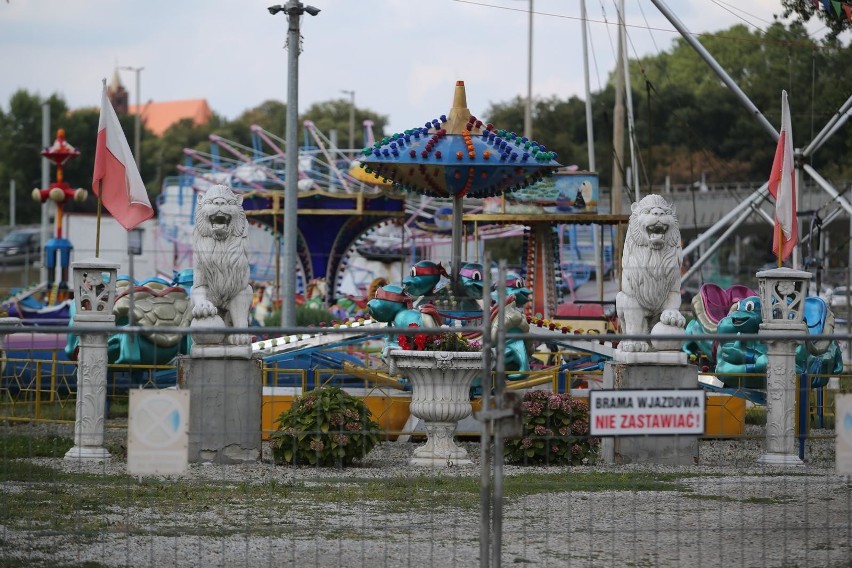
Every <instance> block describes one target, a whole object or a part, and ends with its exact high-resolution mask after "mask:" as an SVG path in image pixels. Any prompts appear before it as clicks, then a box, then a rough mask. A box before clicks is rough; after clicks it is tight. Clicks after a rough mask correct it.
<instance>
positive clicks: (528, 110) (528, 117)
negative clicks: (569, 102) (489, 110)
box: [524, 0, 533, 140]
mask: <svg viewBox="0 0 852 568" xmlns="http://www.w3.org/2000/svg"><path fill="white" fill-rule="evenodd" d="M532 50H533V0H530V14H529V33H528V36H527V104H526V105H525V106H524V136H526V137H527V138H528V139H530V140H532V135H533V125H532V104H533V103H532Z"/></svg>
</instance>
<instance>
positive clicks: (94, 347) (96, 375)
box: [65, 315, 114, 461]
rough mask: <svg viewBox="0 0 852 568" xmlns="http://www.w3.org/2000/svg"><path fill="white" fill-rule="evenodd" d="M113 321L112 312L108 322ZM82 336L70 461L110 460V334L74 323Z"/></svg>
mask: <svg viewBox="0 0 852 568" xmlns="http://www.w3.org/2000/svg"><path fill="white" fill-rule="evenodd" d="M107 320H108V321H109V323H112V321H114V318H113V317H112V315H110V316H108V317H107V316H105V317H104V322H103V323H104V324H106V323H107ZM74 328H75V330H78V329H79V330H80V331H78V333H79V337H80V343H79V345H80V350H79V352H78V353H79V355H78V360H77V405H76V409H75V420H74V447H73V448H71V449H70V450H68V451H67V452H66V453H65V459H66V460H82V461H107V460H109V459H110V458H111V457H112V456H111V455H110V453H109V451H107V449H106V448H104V426H105V422H106V390H107V335H106V333H102V332H100V333H86V332H85V331H84V330H85V325H82V324H80V323H79V322H77V323H75V325H74Z"/></svg>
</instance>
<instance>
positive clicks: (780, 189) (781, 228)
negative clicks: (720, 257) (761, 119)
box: [769, 91, 799, 261]
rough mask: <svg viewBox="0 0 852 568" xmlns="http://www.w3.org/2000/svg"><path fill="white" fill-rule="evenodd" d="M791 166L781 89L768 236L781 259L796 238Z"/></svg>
mask: <svg viewBox="0 0 852 568" xmlns="http://www.w3.org/2000/svg"><path fill="white" fill-rule="evenodd" d="M795 168H796V166H795V163H794V162H793V129H792V127H791V124H790V104H789V103H788V102H787V91H781V135H780V136H779V137H778V147H777V148H776V149H775V160H774V161H773V162H772V173H771V174H769V193H771V194H772V197H774V198H775V231H774V234H775V236H774V237H773V239H772V252H773V253H775V254H776V255H777V256H778V257H779V258H780V259H781V260H782V261H784V260H786V259H787V257H789V256H790V253H792V252H793V249H794V248H795V247H796V241H797V240H798V238H799V229H798V223H797V222H796V172H795Z"/></svg>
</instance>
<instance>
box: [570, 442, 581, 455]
mask: <svg viewBox="0 0 852 568" xmlns="http://www.w3.org/2000/svg"><path fill="white" fill-rule="evenodd" d="M571 453H572V454H574V455H575V456H578V455H580V454H581V453H583V448H582V447H580V444H574V445H573V446H571Z"/></svg>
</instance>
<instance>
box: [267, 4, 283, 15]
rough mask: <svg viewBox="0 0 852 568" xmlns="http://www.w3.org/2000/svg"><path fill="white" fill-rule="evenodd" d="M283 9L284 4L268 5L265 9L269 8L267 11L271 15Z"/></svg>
mask: <svg viewBox="0 0 852 568" xmlns="http://www.w3.org/2000/svg"><path fill="white" fill-rule="evenodd" d="M283 9H284V6H270V7H269V8H267V10H269V13H270V14H272V15H273V16H274V15H275V14H277V13H278V12H280V11H281V10H283Z"/></svg>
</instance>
